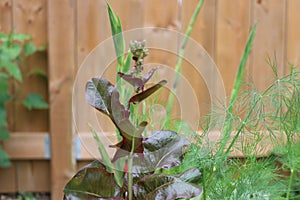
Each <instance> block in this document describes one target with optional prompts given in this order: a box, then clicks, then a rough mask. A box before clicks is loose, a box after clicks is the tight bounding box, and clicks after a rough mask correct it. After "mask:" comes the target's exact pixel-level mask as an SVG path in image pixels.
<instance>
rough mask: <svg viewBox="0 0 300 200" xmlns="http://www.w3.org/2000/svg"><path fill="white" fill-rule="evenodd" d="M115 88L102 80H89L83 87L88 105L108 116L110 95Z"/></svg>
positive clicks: (109, 112)
mask: <svg viewBox="0 0 300 200" xmlns="http://www.w3.org/2000/svg"><path fill="white" fill-rule="evenodd" d="M114 88H115V87H114V86H113V84H111V83H110V82H109V81H108V80H106V79H103V78H92V79H90V80H89V81H88V82H87V84H86V87H85V98H86V101H87V103H88V104H90V105H91V106H93V107H94V108H96V109H97V110H99V111H101V112H102V113H104V114H106V115H108V116H110V114H111V94H112V91H113V89H114Z"/></svg>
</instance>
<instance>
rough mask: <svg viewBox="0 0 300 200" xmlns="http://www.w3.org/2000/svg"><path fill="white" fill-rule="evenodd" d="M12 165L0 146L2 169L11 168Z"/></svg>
mask: <svg viewBox="0 0 300 200" xmlns="http://www.w3.org/2000/svg"><path fill="white" fill-rule="evenodd" d="M10 165H11V163H10V161H9V157H8V154H7V153H6V152H5V151H4V150H3V149H1V146H0V167H9V166H10Z"/></svg>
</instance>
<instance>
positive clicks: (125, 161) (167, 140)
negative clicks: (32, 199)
mask: <svg viewBox="0 0 300 200" xmlns="http://www.w3.org/2000/svg"><path fill="white" fill-rule="evenodd" d="M202 4H203V1H199V4H198V7H197V8H196V11H195V13H194V16H193V17H192V20H191V23H190V26H189V28H188V31H187V37H186V38H188V36H189V34H190V32H191V30H192V27H193V24H194V23H195V19H196V17H197V15H198V13H199V11H200V9H201V7H202ZM108 12H109V17H110V22H111V29H112V33H113V35H117V34H119V35H120V34H122V27H121V23H120V19H119V18H118V17H116V15H115V14H114V13H113V12H112V9H111V8H110V6H109V5H108ZM255 31H256V24H254V26H253V28H252V30H251V32H250V34H249V37H248V40H247V43H246V46H245V49H244V52H243V55H242V57H241V61H240V65H239V67H238V72H237V75H236V78H235V81H234V85H233V90H232V93H231V96H230V98H229V100H228V102H223V107H220V108H219V109H216V110H213V111H212V112H211V114H209V115H208V116H205V117H204V118H203V119H202V121H201V122H199V123H200V125H201V128H202V130H201V134H199V133H196V132H194V131H191V130H190V129H187V130H185V131H186V133H185V135H189V136H190V137H192V138H193V139H192V140H191V141H192V142H190V141H189V140H187V139H186V138H185V137H184V136H182V135H181V134H179V133H176V132H173V131H172V130H166V129H164V130H157V131H154V132H153V133H151V134H149V136H147V137H146V136H145V134H144V132H145V129H146V126H147V125H148V122H147V121H144V120H143V119H144V118H143V113H141V114H139V109H138V107H137V106H136V104H139V103H140V102H142V101H143V100H145V99H146V98H148V97H149V96H150V95H152V94H154V93H155V92H156V91H157V90H159V89H160V88H161V87H164V85H165V84H166V80H161V81H160V82H158V83H156V84H154V85H152V86H150V87H148V86H147V85H146V83H147V81H148V80H149V79H150V78H151V77H152V75H153V74H154V73H155V71H156V70H159V69H158V68H153V69H151V70H150V71H149V72H147V73H144V72H143V65H144V58H145V57H146V56H147V55H148V51H147V49H146V48H145V42H144V41H133V42H131V44H130V51H129V52H128V54H127V55H126V56H123V55H122V54H121V53H120V52H124V48H125V44H124V40H123V38H122V37H115V38H114V44H115V50H116V54H117V76H116V86H114V85H113V84H112V83H111V82H109V81H108V80H106V79H104V78H92V79H90V80H89V81H88V82H87V84H86V91H85V92H86V101H87V103H88V104H90V105H91V106H93V107H94V108H95V109H97V110H98V111H100V112H101V113H103V114H104V115H107V116H108V117H109V118H110V119H111V121H112V122H113V123H114V125H115V126H116V129H117V132H118V134H119V136H120V138H121V140H120V142H119V143H117V144H116V145H112V147H114V148H117V150H116V153H115V154H114V156H113V158H112V159H110V157H109V155H108V153H107V152H106V150H105V148H104V145H103V144H102V142H101V140H100V138H99V137H98V135H97V132H96V131H95V130H94V128H93V127H92V126H90V130H91V132H92V133H93V136H94V138H95V140H96V141H97V143H98V149H99V152H100V154H101V158H102V160H101V161H99V160H96V161H94V162H92V163H91V164H89V165H87V166H86V167H84V168H82V169H81V170H80V171H79V172H78V173H77V174H76V175H75V176H74V177H73V178H72V179H71V180H70V181H69V183H68V184H67V185H66V186H65V189H64V193H65V197H64V198H65V199H129V200H131V199H149V200H152V199H163V200H164V199H170V200H171V199H192V198H194V199H203V200H206V199H210V200H216V199H230V200H231V199H232V200H235V199H236V200H237V199H238V200H240V199H241V200H244V199H245V200H246V199H255V200H257V199H262V200H263V199H275V200H276V199H300V146H299V145H300V140H299V132H300V109H299V108H300V71H299V69H298V68H297V67H296V66H293V65H291V66H290V72H289V73H288V74H287V75H285V76H283V77H279V75H278V72H277V66H276V58H274V60H275V61H272V59H271V58H269V59H267V64H268V65H269V66H270V67H271V68H272V70H273V72H274V82H273V84H271V85H270V86H269V87H268V88H266V89H265V90H263V91H258V90H257V89H256V88H255V85H254V84H253V83H251V81H248V82H245V81H244V77H245V74H246V63H247V59H248V57H249V55H250V52H251V48H252V43H253V40H254V36H255ZM186 42H187V40H184V41H183V43H182V44H183V45H182V46H181V47H182V48H181V49H180V51H179V57H178V61H177V65H176V67H175V70H176V71H177V72H180V70H181V62H182V57H183V55H184V47H185V45H186ZM132 61H133V62H134V67H133V69H132V70H131V72H130V65H131V62H132ZM254 78H255V77H254ZM123 81H126V82H128V83H129V84H130V85H131V86H132V88H133V89H128V88H124V84H123V83H124V82H123ZM175 81H176V79H175ZM173 99H174V96H172V93H171V94H170V97H169V100H168V102H167V110H168V115H167V119H166V120H167V121H168V120H170V115H169V112H170V109H171V107H172V106H171V105H172V103H173ZM224 112H225V120H222V119H221V118H222V117H223V113H224ZM182 124H183V122H178V123H175V125H177V126H181V125H182ZM213 129H214V130H218V131H220V132H221V136H220V138H219V139H218V140H217V141H214V142H212V141H210V140H209V137H208V136H209V134H210V131H211V130H213ZM235 152H240V155H241V156H242V157H236V156H235Z"/></svg>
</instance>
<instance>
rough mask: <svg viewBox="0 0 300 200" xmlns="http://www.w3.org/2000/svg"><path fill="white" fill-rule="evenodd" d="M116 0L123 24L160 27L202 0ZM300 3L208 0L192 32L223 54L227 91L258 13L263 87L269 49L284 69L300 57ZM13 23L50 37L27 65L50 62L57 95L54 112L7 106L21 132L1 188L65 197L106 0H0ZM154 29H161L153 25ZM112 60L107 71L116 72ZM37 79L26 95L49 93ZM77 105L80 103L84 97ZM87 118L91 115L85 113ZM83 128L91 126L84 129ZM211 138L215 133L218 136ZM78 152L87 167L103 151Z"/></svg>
mask: <svg viewBox="0 0 300 200" xmlns="http://www.w3.org/2000/svg"><path fill="white" fill-rule="evenodd" d="M109 2H110V3H111V5H112V8H113V9H114V10H115V12H116V13H117V14H118V15H119V16H120V18H121V21H122V24H123V28H124V30H129V29H132V28H137V27H145V26H156V27H161V28H171V29H173V30H177V31H181V32H184V31H185V29H186V26H187V25H188V22H189V19H190V16H191V15H192V13H193V11H194V8H195V5H196V3H197V2H198V1H197V0H189V1H177V0H170V1H168V3H167V4H166V3H165V2H162V1H160V0H145V1H143V0H128V1H119V0H110V1H109ZM180 2H182V4H179V3H180ZM299 7H300V3H299V1H298V0H260V1H254V0H246V1H234V0H207V1H205V4H204V7H203V9H202V11H201V13H200V16H199V18H198V21H197V22H196V24H195V29H194V30H193V32H192V37H193V38H194V39H195V40H196V41H197V42H199V43H200V44H202V45H203V46H204V48H205V49H206V50H207V51H208V52H209V53H210V54H211V55H212V56H213V57H215V58H216V61H217V64H218V66H219V67H220V68H221V72H222V75H223V78H224V81H225V85H226V88H227V94H228V93H229V92H230V90H231V87H232V83H233V78H234V75H235V72H236V69H237V65H238V62H239V59H240V56H241V53H242V50H243V48H244V42H242V41H246V38H247V36H248V32H249V26H250V25H251V24H252V23H253V22H254V21H256V20H258V21H259V23H258V27H257V36H256V39H255V44H254V49H253V52H252V56H251V63H250V65H249V71H250V74H251V75H252V76H253V79H254V82H255V83H256V84H257V85H258V88H259V89H260V90H261V89H263V88H264V87H265V86H267V84H269V83H270V80H271V79H272V78H271V77H272V75H273V73H272V72H271V69H270V68H269V67H268V66H267V64H266V62H265V58H266V56H267V55H270V57H271V58H272V56H273V54H274V51H276V52H275V53H276V55H277V61H278V67H279V72H280V75H282V74H283V72H284V71H286V72H287V70H288V68H284V66H285V65H286V64H287V63H284V62H291V63H294V64H298V65H299V64H300V57H299V55H300V46H299V43H300V36H299V35H300V29H299V25H300V24H299V19H300V16H299V12H298V10H297V9H298V8H299ZM12 27H14V28H15V31H16V32H22V33H29V34H31V35H32V36H33V40H34V43H35V44H36V45H45V44H46V43H47V42H48V43H49V54H48V55H49V60H47V57H46V56H47V55H46V53H45V52H44V53H38V54H37V55H35V56H33V57H30V58H29V59H28V60H27V61H26V63H25V64H26V65H28V66H30V68H29V69H31V67H38V68H40V69H43V70H47V61H49V83H50V84H49V95H50V99H51V101H50V113H48V112H47V111H34V112H27V111H26V110H25V109H24V108H21V107H22V106H21V105H20V102H13V103H11V104H13V105H12V106H10V104H8V105H9V107H8V109H11V110H9V111H8V113H9V126H10V130H12V131H14V130H17V131H18V132H15V133H12V136H11V139H10V140H8V141H7V142H5V143H4V148H5V150H7V151H8V153H9V154H10V155H11V158H13V159H14V160H13V165H12V167H10V168H7V169H1V170H0V180H1V181H0V192H18V191H37V192H42V191H49V190H51V191H52V193H53V197H52V198H53V199H55V200H57V199H62V198H61V197H62V188H63V187H64V185H65V183H66V181H68V180H69V178H71V176H73V175H74V173H75V170H74V169H75V155H73V152H72V151H73V149H72V143H73V140H72V126H74V124H73V123H72V121H71V116H72V113H71V96H72V95H71V94H72V93H71V91H72V83H73V80H74V72H75V71H76V70H77V69H78V67H79V65H80V63H81V62H82V61H83V59H84V58H85V56H86V55H87V54H88V53H89V51H90V50H91V49H92V48H93V47H94V46H95V45H97V43H98V42H100V41H103V40H104V39H106V38H108V37H110V26H109V23H108V16H107V10H106V5H105V1H97V0H91V1H87V2H85V1H80V0H70V1H59V0H51V1H46V0H0V31H4V32H6V33H7V32H9V31H10V30H11V28H12ZM285 28H287V29H285ZM147 34H157V33H155V31H154V32H151V33H147ZM159 34H161V33H159ZM157 35H158V34H157ZM154 36H155V35H154ZM164 37H166V38H167V37H169V36H168V35H165V36H164ZM169 45H173V46H172V48H173V47H174V46H177V47H178V41H176V42H175V41H174V43H172V44H169ZM148 61H149V62H156V63H161V64H166V65H168V66H171V67H173V66H174V65H175V63H176V56H175V55H172V54H171V53H167V52H163V51H162V50H153V52H151V54H150V56H149V57H148V58H147V62H148ZM100 64H101V63H100ZM113 65H114V63H113V64H112V65H111V70H110V71H109V72H107V74H105V75H106V76H108V77H113V76H114V75H112V74H113V73H112V72H113V71H114V66H113ZM112 66H113V67H112ZM184 66H186V69H185V70H184V71H183V73H184V75H186V76H187V77H188V78H189V79H190V80H191V83H192V84H193V85H194V86H195V90H196V91H200V92H201V94H197V95H198V98H200V99H201V98H202V100H201V101H205V99H208V92H207V91H204V90H206V89H205V84H204V83H203V81H201V80H199V77H198V76H195V73H196V72H195V71H193V70H191V69H189V68H190V67H191V66H190V64H189V63H188V62H184ZM32 78H33V79H30V81H27V82H25V83H24V84H23V85H24V88H25V89H24V93H23V92H22V93H20V92H16V94H17V95H18V96H20V97H24V96H25V92H27V91H33V92H39V93H42V94H43V96H44V97H45V98H46V99H47V98H48V96H47V93H48V91H47V83H46V82H47V81H46V80H45V79H42V78H41V77H32ZM113 79H114V78H113ZM210 79H212V77H210ZM16 89H18V88H16ZM217 89H218V88H217ZM14 91H15V90H14V88H12V92H13V93H14ZM200 95H202V96H200ZM80 98H81V99H79V102H81V101H84V103H85V100H84V96H82V97H80ZM14 105H15V106H14ZM78 107H79V109H81V107H80V104H78ZM207 108H208V107H207ZM81 113H82V112H81ZM48 114H50V117H49V118H48ZM81 117H82V118H85V116H84V115H82V116H81ZM99 119H100V120H101V118H99ZM49 120H50V122H49ZM83 121H84V120H83ZM103 122H104V124H106V121H103ZM48 126H50V133H49V134H50V136H51V140H52V144H51V145H52V146H51V147H52V151H51V153H52V157H51V159H52V160H51V165H49V161H47V160H45V159H47V158H46V157H45V154H46V152H45V151H46V150H45V147H46V143H45V138H47V137H48V131H49V130H48V129H49V128H48ZM84 126H85V127H86V124H84ZM32 131H34V132H32ZM82 131H87V129H86V128H83V129H82ZM107 134H108V133H107ZM212 137H214V138H213V139H216V138H217V137H218V135H212ZM81 140H82V142H83V143H84V144H85V145H87V146H89V145H94V141H93V139H92V136H91V135H84V134H83V135H82V138H81ZM61 147H64V148H61ZM77 153H78V155H79V156H78V158H77V159H78V160H79V161H78V162H77V163H78V165H77V167H81V166H82V165H84V164H86V163H87V161H88V160H90V159H93V158H94V156H93V154H97V150H96V149H95V151H93V153H92V154H90V152H88V151H87V150H86V149H85V148H84V146H82V145H81V146H80V149H79V150H78V152H77ZM111 154H112V153H111ZM235 156H238V154H236V155H235ZM28 160H31V161H28ZM50 169H51V170H50ZM50 171H51V174H50ZM50 175H51V178H50ZM3 180H5V181H3ZM50 182H52V185H51V183H50ZM27 183H28V184H27Z"/></svg>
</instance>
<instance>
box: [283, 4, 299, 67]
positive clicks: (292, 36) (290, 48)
mask: <svg viewBox="0 0 300 200" xmlns="http://www.w3.org/2000/svg"><path fill="white" fill-rule="evenodd" d="M299 8H300V1H298V0H288V1H287V13H286V14H287V30H286V31H287V34H286V49H287V51H286V61H285V63H284V64H285V65H287V64H293V65H295V66H298V69H299V68H300V12H299ZM285 71H286V72H288V71H289V67H287V68H286V70H285Z"/></svg>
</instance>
